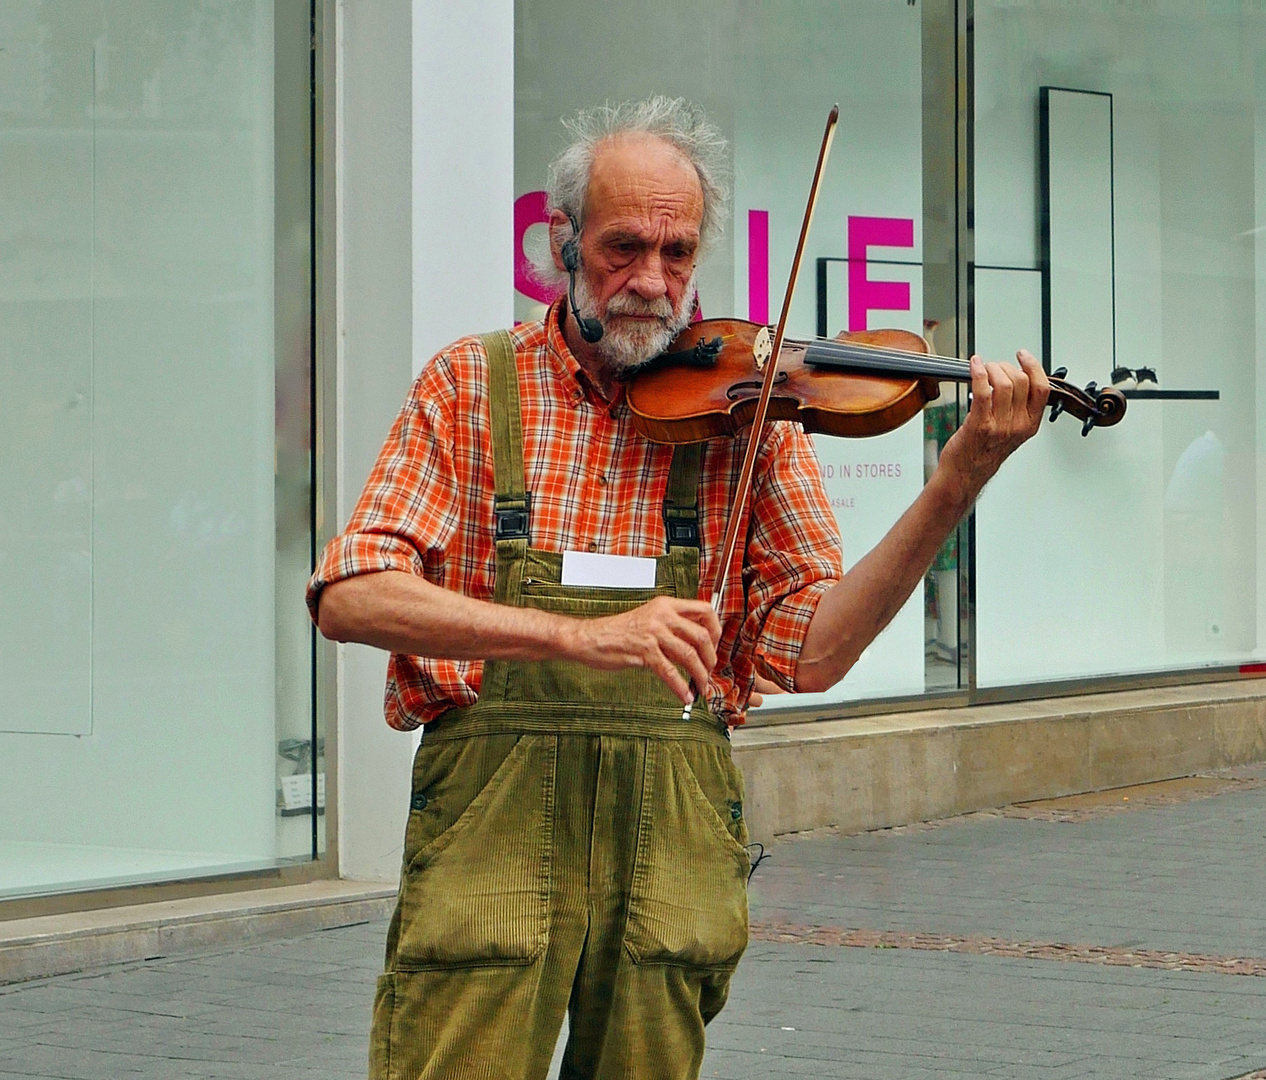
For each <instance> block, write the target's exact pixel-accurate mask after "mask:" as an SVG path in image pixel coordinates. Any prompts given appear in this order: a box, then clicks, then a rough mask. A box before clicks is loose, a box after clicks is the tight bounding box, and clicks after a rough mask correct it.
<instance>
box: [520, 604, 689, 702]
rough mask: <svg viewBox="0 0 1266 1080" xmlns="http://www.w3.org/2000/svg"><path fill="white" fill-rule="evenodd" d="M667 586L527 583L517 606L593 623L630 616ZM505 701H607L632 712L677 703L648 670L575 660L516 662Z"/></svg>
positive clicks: (675, 698)
mask: <svg viewBox="0 0 1266 1080" xmlns="http://www.w3.org/2000/svg"><path fill="white" fill-rule="evenodd" d="M671 595H673V590H672V589H671V588H669V587H664V588H656V589H600V588H590V587H586V588H580V587H576V586H566V585H559V584H557V583H554V582H537V581H532V580H530V579H529V580H527V581H525V582H524V583H523V587H522V591H521V593H520V604H521V606H523V607H527V608H537V609H539V610H542V611H552V612H555V613H557V614H560V615H570V616H572V617H573V618H579V619H596V618H602V617H604V616H608V615H619V614H621V613H623V612H626V611H630V610H632V609H633V608H635V607H638V606H639V605H641V604H644V603H646V602H647V601H649V600H652V599H654V598H655V597H656V596H671ZM504 675H505V697H506V700H507V701H533V702H568V701H592V702H611V703H618V704H623V705H628V706H632V707H639V706H657V707H661V708H662V707H668V708H673V707H679V706H680V704H681V703H680V701H678V699H677V697H676V696H675V695H674V694H673V693H672V692H671V691H670V690H669V689H668V687H667V686H665V685H664V683H663V681H662V680H661V679H660V678H659V677H658V676H657V675H655V674H654V673H653V672H651V671H647V670H644V669H636V668H622V669H618V670H615V671H603V670H600V669H598V668H591V667H587V666H586V665H584V664H581V663H578V662H576V661H574V660H535V661H516V662H513V663H508V664H506V665H505V670H504Z"/></svg>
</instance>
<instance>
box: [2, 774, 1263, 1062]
mask: <svg viewBox="0 0 1266 1080" xmlns="http://www.w3.org/2000/svg"><path fill="white" fill-rule="evenodd" d="M1200 794H1204V795H1205V796H1206V797H1202V798H1182V799H1177V798H1175V799H1153V800H1150V802H1149V800H1148V799H1147V798H1139V799H1138V803H1139V805H1138V806H1137V808H1135V809H1133V810H1131V811H1130V812H1128V813H1106V812H1104V813H1094V812H1087V811H1086V808H1085V807H1084V806H1083V807H1080V808H1076V807H1075V809H1076V810H1077V812H1076V813H1071V812H1070V813H1064V812H1063V811H1062V810H1061V809H1060V807H1059V806H1056V807H1054V808H1053V809H1051V808H1049V807H1048V808H1046V809H1042V810H1040V811H1038V812H1033V813H1029V812H1026V811H1024V809H1023V808H1021V809H1020V810H1019V811H1008V812H1006V813H1003V812H999V813H991V814H974V815H969V816H968V817H966V818H962V819H957V820H954V821H950V822H942V823H938V825H937V827H935V828H931V827H911V828H908V829H897V830H888V831H885V832H879V833H871V834H866V835H862V836H853V837H841V836H836V835H832V833H831V832H830V831H829V830H824V831H821V832H819V833H817V834H813V835H808V836H803V837H798V838H792V839H787V840H784V841H782V842H780V843H779V844H777V845H776V846H775V847H774V848H773V850H772V852H771V858H770V859H769V860H767V861H766V862H765V863H763V864H762V866H761V867H760V868H759V869H758V871H757V873H756V877H755V879H754V882H753V893H752V915H753V920H754V924H755V926H756V933H755V935H754V938H755V939H754V940H753V942H752V945H751V947H750V948H749V950H748V955H747V957H746V959H745V960H744V963H743V965H742V966H741V968H740V971H739V974H738V976H737V977H736V980H735V985H734V993H733V996H732V999H731V1004H730V1006H729V1008H728V1009H727V1010H726V1011H725V1012H724V1013H723V1014H722V1015H721V1017H720V1018H719V1019H718V1020H717V1021H716V1022H715V1023H714V1024H713V1026H712V1028H711V1029H710V1032H709V1040H710V1049H709V1052H708V1057H707V1059H706V1062H705V1068H704V1073H705V1075H707V1076H714V1077H724V1078H729V1080H748V1078H755V1077H762V1078H770V1080H781V1078H791V1077H803V1076H806V1075H816V1076H822V1077H841V1078H852V1077H867V1078H871V1080H883V1078H887V1077H894V1078H897V1077H899V1078H903V1080H913V1078H923V1077H934V1076H940V1077H951V1078H953V1077H973V1076H996V1077H1002V1078H1007V1080H1028V1078H1044V1080H1062V1078H1064V1077H1104V1078H1108V1077H1111V1078H1118V1077H1120V1078H1125V1077H1140V1078H1147V1080H1166V1078H1174V1080H1179V1078H1192V1080H1229V1078H1232V1077H1246V1076H1249V1075H1251V1074H1255V1073H1256V1075H1258V1076H1263V1075H1266V1074H1263V1073H1260V1072H1257V1071H1258V1070H1263V1069H1266V978H1262V977H1256V976H1255V975H1253V974H1227V973H1223V972H1226V971H1230V970H1249V969H1234V968H1231V967H1228V966H1223V967H1221V968H1219V967H1217V966H1216V965H1214V966H1208V967H1207V968H1205V969H1201V968H1200V966H1199V965H1198V964H1195V965H1188V968H1187V969H1186V970H1183V969H1178V970H1172V969H1169V968H1167V967H1166V966H1165V965H1164V964H1163V963H1158V964H1156V965H1153V966H1146V964H1145V965H1144V966H1137V967H1136V966H1129V960H1128V959H1127V958H1126V954H1128V953H1131V952H1133V953H1135V954H1138V955H1139V956H1141V957H1142V958H1143V960H1144V961H1146V960H1147V959H1148V958H1149V957H1151V956H1153V954H1155V955H1156V956H1161V955H1177V954H1181V955H1182V956H1184V957H1188V958H1196V959H1199V958H1207V959H1210V960H1217V959H1224V960H1225V959H1228V958H1231V959H1239V960H1243V961H1248V962H1250V967H1251V963H1257V964H1259V965H1266V858H1264V857H1263V856H1266V787H1264V786H1261V785H1254V784H1242V785H1222V786H1218V787H1216V789H1215V788H1212V787H1211V788H1210V789H1209V790H1207V791H1203V792H1200ZM1106 806H1107V804H1106V803H1105V807H1106ZM1113 809H1119V808H1115V807H1114V808H1113ZM384 933H385V924H384V923H372V924H364V925H359V926H351V927H343V928H339V929H336V930H328V931H322V932H318V933H314V934H308V935H305V936H303V937H299V938H294V939H291V940H288V941H280V942H272V943H268V944H262V945H254V946H250V947H247V948H243V949H239V950H235V951H225V952H219V953H215V954H212V955H203V956H193V957H168V958H162V959H154V960H150V961H147V962H144V963H138V964H130V965H123V966H120V967H116V968H111V969H107V970H104V971H98V972H90V973H84V974H79V975H70V976H62V977H59V978H55V979H49V980H44V981H41V982H37V983H27V984H22V985H18V986H12V987H6V988H0V1080H14V1078H16V1077H24V1078H47V1077H57V1078H66V1080H98V1078H100V1080H105V1078H110V1080H114V1078H121V1077H129V1078H130V1077H138V1078H154V1080H160V1078H161V1080H181V1078H186V1077H188V1078H197V1080H202V1078H212V1077H223V1078H229V1080H264V1078H269V1080H274V1078H276V1080H285V1078H287V1077H295V1078H297V1077H299V1076H305V1077H308V1076H312V1075H319V1076H321V1077H323V1078H332V1080H340V1078H344V1077H347V1078H352V1077H361V1076H363V1075H364V1060H365V1053H366V1027H367V1024H368V1015H369V1002H370V998H371V995H372V988H373V981H374V977H375V976H376V974H377V970H378V965H379V962H380V956H381V950H382V939H383V935H384ZM764 938H774V939H775V940H763V939H764ZM811 941H817V942H822V943H820V944H807V943H805V942H811ZM964 942H966V943H968V946H964V944H963V943H964ZM982 942H986V943H990V942H991V943H994V945H992V946H990V948H988V949H986V948H983V947H975V946H979V945H980V943H982ZM955 943H957V946H955ZM972 943H975V945H972ZM1015 945H1020V946H1025V945H1027V946H1042V947H1044V948H1045V949H1047V950H1048V951H1047V952H1045V953H1041V954H1038V957H1039V958H1035V957H1034V956H1033V955H1024V954H1023V953H1022V952H1019V953H1017V952H1016V950H1014V949H1012V950H1011V951H1010V952H1008V951H1007V950H1006V949H1005V948H998V947H996V946H1015ZM969 946H970V947H969ZM991 949H992V954H991V951H990V950H991ZM1096 951H1097V952H1096ZM1104 953H1110V954H1111V955H1113V956H1115V957H1117V958H1118V960H1120V963H1104V962H1102V959H1101V958H1102V955H1103V954H1104ZM1047 956H1056V957H1059V958H1058V959H1050V958H1040V957H1047ZM1096 956H1098V957H1099V958H1100V959H1098V960H1096ZM1079 961H1081V962H1079ZM1086 961H1093V962H1086ZM1180 967H1181V966H1180ZM1251 970H1255V971H1256V970H1259V969H1258V968H1251ZM1260 970H1266V967H1263V968H1260Z"/></svg>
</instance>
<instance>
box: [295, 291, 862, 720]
mask: <svg viewBox="0 0 1266 1080" xmlns="http://www.w3.org/2000/svg"><path fill="white" fill-rule="evenodd" d="M560 310H561V309H560V306H559V305H558V304H555V306H554V307H552V308H551V309H550V311H549V313H548V315H547V316H546V320H545V322H543V323H542V322H536V323H525V324H523V325H521V326H518V327H516V328H515V330H514V331H513V335H512V336H513V338H514V344H515V359H516V362H517V366H518V372H519V386H520V397H521V400H522V413H523V438H524V444H525V445H524V462H525V468H526V470H527V487H528V490H530V491H531V492H532V521H531V531H532V538H531V543H532V546H533V547H535V548H539V549H543V550H548V551H567V550H571V551H593V552H602V553H604V554H608V555H640V556H655V555H662V554H663V553H664V552H665V550H666V540H665V535H664V520H663V500H664V491H665V487H666V485H667V482H668V469H669V465H670V463H671V461H672V447H670V446H659V445H656V444H654V443H650V442H647V441H646V439H644V438H643V437H642V436H641V435H639V434H638V433H637V432H636V431H635V430H634V428H633V423H632V418H631V416H630V414H629V410H628V407H627V405H626V404H625V403H624V400H623V395H622V394H621V395H619V397H618V398H617V400H616V401H615V402H609V401H606V400H604V399H603V398H602V397H601V396H600V394H599V393H598V391H597V390H596V389H595V388H594V386H593V385H592V384H591V383H590V382H589V380H588V379H587V378H586V376H585V375H584V373H583V371H582V370H581V368H580V365H579V364H578V363H577V361H576V359H575V357H574V356H572V354H571V352H570V350H569V349H568V347H567V344H566V341H565V340H564V338H563V334H562V330H561V327H560V325H559V318H560ZM487 384H488V362H487V357H486V355H485V353H484V349H483V344H482V342H481V341H480V340H479V339H478V338H477V337H469V338H463V339H462V340H460V341H458V342H455V343H454V344H453V345H451V346H449V347H448V348H447V349H445V350H444V351H443V352H441V353H439V354H438V355H437V356H436V357H434V358H433V359H432V360H431V361H430V362H429V363H428V364H427V365H426V367H425V368H423V370H422V373H421V374H420V375H419V376H418V378H417V380H416V381H415V382H414V384H413V387H412V390H411V391H410V393H409V397H408V400H407V401H406V402H405V404H404V408H403V409H402V410H401V412H400V415H399V416H398V417H397V419H396V422H395V424H394V426H393V427H392V429H391V433H390V434H389V435H388V436H387V441H386V443H385V444H384V446H383V448H382V452H381V453H380V454H379V455H378V461H377V462H376V464H375V465H374V469H373V472H372V473H370V476H369V480H368V482H367V483H366V485H365V490H364V491H363V492H362V493H361V496H360V500H359V502H358V503H357V504H356V508H355V510H354V511H353V512H352V517H351V520H350V521H349V522H348V525H347V529H346V530H345V531H344V532H343V534H342V535H341V536H338V537H335V538H334V539H333V540H331V541H330V543H329V544H328V545H326V548H325V551H324V552H323V553H322V555H321V559H320V561H319V562H318V564H317V568H316V573H315V574H314V575H313V577H312V580H311V582H310V583H309V585H308V606H309V609H310V611H311V612H312V615H313V617H314V618H315V616H316V611H317V604H318V602H319V599H320V594H321V589H322V588H324V587H325V586H326V585H328V584H330V583H331V582H335V581H339V580H341V579H343V578H347V577H352V576H353V575H356V574H369V573H374V572H376V571H381V570H403V571H406V572H408V573H412V574H421V575H422V576H424V577H425V578H426V579H427V580H428V581H430V582H432V583H434V584H436V585H439V586H441V587H443V588H446V589H453V590H454V591H456V592H460V593H463V594H465V595H467V596H471V597H474V598H476V599H480V600H490V599H491V598H492V594H493V576H494V568H495V547H494V541H493V512H492V503H493V492H494V488H493V475H492V449H491V444H490V441H489V419H488V388H487ZM745 441H746V440H745V439H716V440H713V441H711V442H709V443H708V444H707V447H706V449H705V451H704V454H703V463H702V471H701V473H700V484H699V518H700V536H701V541H702V548H701V551H700V573H699V580H700V582H702V583H704V587H707V586H708V585H709V584H710V583H711V580H712V575H713V571H712V569H711V568H710V563H711V561H712V560H713V559H714V558H716V554H717V549H718V548H719V547H720V544H721V540H722V537H723V534H724V531H725V525H726V521H727V519H728V516H729V514H730V511H731V509H732V503H733V500H734V491H735V487H736V484H737V480H738V475H739V470H740V467H741V464H742V454H743V450H744V445H745ZM752 500H753V502H752V517H751V524H750V526H749V529H748V534H747V543H746V550H745V551H744V550H743V545H741V544H740V549H739V550H740V553H741V554H742V555H743V559H742V563H741V564H740V560H739V559H738V558H737V557H736V558H735V560H734V567H733V569H732V570H731V573H730V577H729V580H728V582H727V584H726V589H725V595H724V597H723V600H724V603H723V606H722V609H721V613H720V614H721V627H722V634H721V642H720V645H719V647H718V649H717V657H718V658H717V666H716V669H715V671H714V672H713V675H712V682H711V684H710V686H709V687H708V695H709V702H710V704H711V706H712V709H713V711H714V712H715V713H716V714H717V715H718V716H719V717H721V718H722V719H724V720H725V721H726V722H728V723H730V724H736V723H740V722H741V721H742V718H743V712H744V710H745V708H746V704H747V698H748V695H749V693H750V692H751V688H752V678H753V671H754V665H755V664H757V663H759V665H760V669H761V673H762V674H764V675H765V676H766V677H768V678H772V679H773V680H774V681H775V682H777V683H779V684H780V685H781V686H783V687H784V688H785V689H789V690H790V689H794V686H795V676H796V660H797V657H798V655H799V652H800V646H801V643H802V642H803V641H804V637H805V634H806V632H807V631H808V628H809V620H810V619H811V618H812V617H813V613H814V611H815V610H816V608H817V604H818V601H819V600H820V599H821V597H822V594H823V593H824V592H825V591H826V589H827V588H828V587H829V586H830V585H831V584H832V583H833V582H835V581H836V580H838V579H839V577H840V574H841V571H842V566H841V553H840V544H839V536H838V532H837V530H836V525H835V518H834V515H833V514H832V512H831V509H830V505H829V503H828V501H827V498H826V494H825V492H824V490H823V487H822V478H821V471H820V469H819V466H818V462H817V458H816V457H815V455H814V453H813V447H812V444H811V442H810V440H809V438H808V437H807V436H806V435H805V434H804V433H803V431H801V429H800V428H799V427H798V426H796V425H794V424H791V423H785V422H783V423H772V424H770V425H768V426H767V428H766V438H765V441H764V444H763V446H762V448H761V451H760V455H759V457H758V459H757V466H756V481H755V485H754V488H753V493H752ZM482 673H483V662H482V661H463V660H443V659H433V658H423V657H416V656H402V655H395V656H392V658H391V662H390V666H389V668H388V672H387V693H386V713H387V722H388V723H389V724H390V725H391V726H392V727H394V728H399V729H400V730H409V729H411V728H416V727H417V726H418V725H420V724H425V723H427V722H429V721H431V720H434V719H435V718H436V717H438V716H439V715H440V713H442V712H444V710H446V709H448V708H451V707H454V706H466V705H473V704H474V702H475V700H476V697H477V696H478V693H479V684H480V677H481V675H482Z"/></svg>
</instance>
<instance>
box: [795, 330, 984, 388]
mask: <svg viewBox="0 0 1266 1080" xmlns="http://www.w3.org/2000/svg"><path fill="white" fill-rule="evenodd" d="M813 352H817V353H819V354H820V355H823V356H826V357H831V356H835V357H839V358H840V359H843V360H848V361H851V362H853V363H856V364H857V366H858V367H861V368H876V367H883V368H885V369H886V370H887V371H889V372H892V366H891V365H893V364H897V365H901V366H902V367H903V369H904V370H903V371H902V373H912V374H916V375H934V376H938V377H940V378H944V379H953V380H957V381H962V382H966V381H968V380H969V379H970V378H971V374H970V372H971V367H970V365H969V364H968V363H967V361H966V360H956V359H953V358H951V357H948V356H931V355H928V354H925V353H916V352H909V351H907V350H905V349H892V348H888V347H886V346H882V345H881V346H875V345H854V344H850V343H849V342H844V341H831V340H829V339H826V338H818V339H817V340H815V341H813V342H810V343H809V345H808V347H807V348H806V350H805V359H806V361H808V359H809V356H810V354H811V353H813Z"/></svg>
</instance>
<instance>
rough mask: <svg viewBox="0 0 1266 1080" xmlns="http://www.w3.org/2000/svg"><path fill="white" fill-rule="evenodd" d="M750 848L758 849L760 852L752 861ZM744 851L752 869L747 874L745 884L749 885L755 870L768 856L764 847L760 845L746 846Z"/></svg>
mask: <svg viewBox="0 0 1266 1080" xmlns="http://www.w3.org/2000/svg"><path fill="white" fill-rule="evenodd" d="M752 848H760V852H759V853H758V854H757V856H756V858H754V859H753V858H752ZM744 850H746V851H747V858H748V860H749V861H750V862H751V864H752V868H751V869H750V870H749V871H748V872H747V882H748V884H749V885H750V884H751V882H752V875H753V874H754V873H756V868H757V867H758V866H760V864H761V863H763V862H764V861H765V860H766V859H768V858H769V855H768V854H767V853H766V851H765V845H764V844H760V843H755V842H753V843H751V844H748V845H747V847H746V848H745V849H744Z"/></svg>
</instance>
